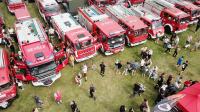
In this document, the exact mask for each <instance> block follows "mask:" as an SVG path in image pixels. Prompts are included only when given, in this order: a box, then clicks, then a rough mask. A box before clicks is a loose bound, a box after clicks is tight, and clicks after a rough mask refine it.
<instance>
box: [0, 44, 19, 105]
mask: <svg viewBox="0 0 200 112" xmlns="http://www.w3.org/2000/svg"><path fill="white" fill-rule="evenodd" d="M9 67H10V62H9V57H8V53H7V52H6V50H4V49H2V48H0V107H1V108H7V107H8V106H9V103H10V102H11V101H12V100H14V99H15V98H16V96H17V86H16V84H15V80H14V77H13V74H12V72H11V70H10V68H9Z"/></svg>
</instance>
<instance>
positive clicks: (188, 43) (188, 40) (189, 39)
mask: <svg viewBox="0 0 200 112" xmlns="http://www.w3.org/2000/svg"><path fill="white" fill-rule="evenodd" d="M192 38H193V37H192V35H190V36H188V38H187V40H186V42H185V46H184V47H185V48H189V47H190V45H191V43H192Z"/></svg>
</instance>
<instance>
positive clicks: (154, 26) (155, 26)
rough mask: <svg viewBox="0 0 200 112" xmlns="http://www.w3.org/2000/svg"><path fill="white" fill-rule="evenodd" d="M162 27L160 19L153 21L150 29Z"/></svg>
mask: <svg viewBox="0 0 200 112" xmlns="http://www.w3.org/2000/svg"><path fill="white" fill-rule="evenodd" d="M160 27H162V22H161V21H154V22H153V24H152V29H156V28H160Z"/></svg>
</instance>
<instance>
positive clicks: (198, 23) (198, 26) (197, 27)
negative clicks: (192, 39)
mask: <svg viewBox="0 0 200 112" xmlns="http://www.w3.org/2000/svg"><path fill="white" fill-rule="evenodd" d="M199 28H200V18H198V22H197V26H196V30H195V33H196V32H197V31H198V30H199Z"/></svg>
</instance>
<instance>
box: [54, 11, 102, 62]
mask: <svg viewBox="0 0 200 112" xmlns="http://www.w3.org/2000/svg"><path fill="white" fill-rule="evenodd" d="M51 23H52V25H53V27H54V29H55V30H56V32H57V33H58V35H59V38H60V39H62V40H63V41H65V43H66V44H67V45H68V46H67V47H68V48H69V49H70V51H71V52H72V54H73V55H74V57H75V60H76V61H77V62H81V61H84V60H87V59H90V58H92V57H94V56H95V55H97V51H98V48H99V47H100V46H101V44H100V43H99V42H97V38H96V37H93V36H92V35H91V34H90V33H89V32H88V31H87V30H86V29H85V28H83V27H82V26H81V25H80V24H79V23H78V22H77V21H76V20H75V19H74V18H73V17H72V16H71V15H70V14H69V13H63V14H59V15H56V16H52V20H51Z"/></svg>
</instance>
